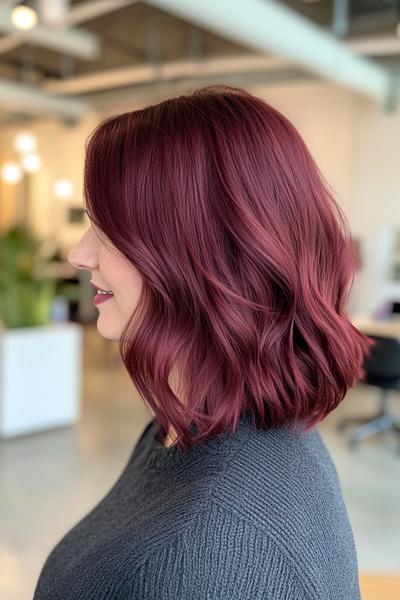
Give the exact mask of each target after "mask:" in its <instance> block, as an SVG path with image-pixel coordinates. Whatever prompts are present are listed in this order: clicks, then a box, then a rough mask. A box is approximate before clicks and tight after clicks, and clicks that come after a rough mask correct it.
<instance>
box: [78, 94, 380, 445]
mask: <svg viewBox="0 0 400 600" xmlns="http://www.w3.org/2000/svg"><path fill="white" fill-rule="evenodd" d="M85 149H86V153H85V168H84V197H85V201H86V206H87V208H88V212H89V214H90V217H91V219H92V220H93V221H94V222H95V223H96V224H97V225H98V227H100V229H101V230H102V231H103V232H105V234H106V235H107V237H108V238H109V239H110V240H111V241H112V243H113V244H114V246H115V247H116V248H117V249H118V250H119V251H120V252H122V253H123V254H124V256H125V257H126V258H127V259H128V260H129V261H131V263H132V264H133V265H134V266H135V267H136V268H137V269H138V270H139V272H140V273H141V275H142V277H143V287H142V295H141V298H140V301H139V303H138V306H137V308H136V310H135V311H134V314H133V315H132V317H131V319H130V320H129V322H128V323H127V324H126V326H125V328H124V331H123V334H122V336H121V339H120V342H119V347H120V353H121V357H122V360H123V362H124V365H125V367H126V369H127V370H128V372H129V375H130V377H131V379H132V381H133V383H134V384H135V386H136V388H137V389H138V391H139V393H140V395H141V397H142V398H143V399H144V401H145V402H146V403H147V405H148V406H149V407H151V409H152V411H153V412H154V414H155V416H156V419H157V421H158V422H159V424H160V428H159V431H162V432H163V433H165V432H166V431H167V430H168V428H169V427H170V426H172V427H173V429H174V431H175V432H176V433H177V434H178V438H177V445H178V446H179V447H180V448H181V449H182V450H186V449H188V448H190V447H191V446H192V445H194V444H197V443H200V442H202V441H203V440H205V439H207V438H211V437H215V436H217V435H219V434H220V433H221V432H222V431H224V430H227V429H229V430H231V431H232V432H233V431H234V430H235V428H236V425H237V422H238V419H239V417H240V414H241V413H243V412H246V413H248V414H250V415H252V418H253V424H254V425H256V426H257V425H258V426H260V427H263V428H273V427H279V426H282V425H286V424H289V423H290V424H292V426H296V424H298V423H303V424H304V425H305V427H306V430H309V429H311V428H312V427H313V426H314V425H316V424H317V423H318V422H319V421H321V420H322V419H323V418H324V417H325V416H326V415H328V414H329V413H330V412H331V411H332V410H334V409H335V408H336V407H337V406H338V404H339V403H340V402H341V401H342V400H343V398H344V396H345V395H346V392H347V391H348V389H349V388H351V387H353V386H354V385H355V384H356V383H357V381H358V380H359V379H360V378H361V377H362V376H364V375H365V373H364V369H363V358H364V356H365V355H366V354H367V353H368V352H369V351H370V349H371V347H372V345H373V341H372V340H371V338H369V337H367V336H366V335H364V334H363V333H362V332H361V331H359V330H358V329H357V328H355V327H354V326H353V325H352V323H351V322H350V320H349V318H348V315H347V313H346V303H347V300H348V294H349V292H350V289H351V285H352V283H353V280H354V276H355V272H356V256H355V254H354V250H353V246H352V244H351V235H350V227H349V224H348V222H347V220H346V217H345V215H344V213H343V211H342V210H341V208H340V207H339V205H338V203H337V202H336V200H335V198H334V194H333V192H332V190H331V189H330V187H329V185H328V184H327V182H326V181H325V180H324V177H323V176H322V174H321V172H320V171H319V169H318V167H317V165H316V163H315V162H314V160H313V158H312V156H311V154H310V152H309V151H308V149H307V147H306V145H305V143H304V141H303V139H302V137H301V136H300V134H299V133H298V132H297V130H296V129H295V128H294V126H293V125H292V124H291V123H290V122H289V121H288V119H287V118H286V117H284V116H283V115H282V114H281V113H280V112H279V111H278V110H276V109H275V108H273V107H272V106H270V105H269V104H267V103H266V102H265V101H264V100H262V99H261V98H258V97H256V96H254V95H252V94H250V93H249V92H247V91H245V90H243V89H240V88H234V87H231V86H223V85H221V86H215V85H213V86H207V87H204V88H200V89H196V90H194V91H193V92H192V93H190V94H187V95H182V96H179V97H175V98H171V99H168V100H165V101H163V102H160V103H159V104H156V105H152V106H148V107H146V108H144V109H142V110H135V111H132V112H127V113H124V114H121V115H117V116H112V117H109V118H107V119H105V120H103V121H102V122H101V123H100V124H99V125H98V126H97V127H96V128H95V129H94V131H93V132H92V134H91V135H90V136H89V138H88V140H87V143H86V148H85ZM172 373H174V375H176V376H177V380H176V381H178V380H179V382H180V383H181V386H180V389H179V394H177V395H175V394H174V393H173V391H172V389H171V387H170V377H171V374H172Z"/></svg>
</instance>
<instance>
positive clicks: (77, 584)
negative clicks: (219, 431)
mask: <svg viewBox="0 0 400 600" xmlns="http://www.w3.org/2000/svg"><path fill="white" fill-rule="evenodd" d="M158 426H159V424H158V422H157V420H156V419H153V420H152V421H151V422H150V423H149V424H148V425H147V427H146V428H145V430H144V431H143V433H142V435H141V437H140V439H139V441H138V442H137V444H136V446H135V448H134V450H133V452H132V454H131V456H130V458H129V461H128V463H127V465H126V467H125V469H124V470H123V472H122V473H121V475H120V477H119V479H118V480H117V481H116V483H115V484H114V485H113V487H112V488H111V490H110V491H109V492H108V494H107V495H106V496H105V497H104V498H103V499H102V500H101V501H100V502H99V504H97V506H96V507H95V508H94V509H93V510H92V511H91V512H89V513H88V514H87V515H86V516H85V517H84V518H83V519H81V520H80V521H79V522H78V523H77V524H76V525H75V526H74V527H73V528H72V529H71V530H70V531H69V532H68V533H67V534H66V535H65V536H64V537H63V538H62V539H61V540H60V541H59V543H58V544H57V545H56V546H55V548H54V549H53V550H52V551H51V553H50V555H49V556H48V558H47V560H46V562H45V564H44V566H43V568H42V571H41V573H40V577H39V580H38V582H37V585H36V590H35V594H34V600H89V599H90V600H113V599H118V600H128V599H129V600H360V590H359V584H358V568H357V556H356V551H355V546H354V539H353V534H352V530H351V526H350V523H349V519H348V514H347V511H346V508H345V505H344V502H343V497H342V492H341V486H340V482H339V479H338V476H337V471H336V469H335V466H334V464H333V462H332V459H331V457H330V455H329V452H328V450H327V448H326V446H325V444H324V443H323V441H322V439H321V437H320V434H319V432H318V430H317V429H316V428H314V429H313V430H312V431H311V432H309V433H307V434H306V433H305V432H304V430H300V429H298V430H297V431H296V432H294V433H292V432H291V431H290V428H289V427H282V428H279V429H274V430H268V431H266V430H257V429H255V428H253V426H252V423H251V420H250V418H249V417H245V416H242V418H241V420H240V423H239V426H238V429H237V430H236V431H235V432H234V433H233V434H231V433H227V432H225V433H224V434H223V435H221V436H219V437H217V438H214V439H213V440H208V441H207V442H206V443H205V444H203V445H202V446H199V447H196V448H193V449H191V450H190V452H189V453H188V454H186V455H185V454H183V453H182V452H181V451H179V450H178V448H177V447H176V446H170V447H168V448H165V447H164V446H163V445H162V444H161V443H160V441H159V439H158V436H157V431H158Z"/></svg>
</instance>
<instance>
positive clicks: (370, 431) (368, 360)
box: [338, 334, 400, 447]
mask: <svg viewBox="0 0 400 600" xmlns="http://www.w3.org/2000/svg"><path fill="white" fill-rule="evenodd" d="M366 335H368V337H369V338H371V339H373V340H376V345H375V346H374V347H373V348H372V349H371V351H370V353H369V355H368V356H365V357H364V362H363V368H364V370H365V376H364V377H363V378H362V379H360V380H359V382H360V383H363V384H366V385H373V386H375V387H378V388H380V390H381V393H380V395H379V412H378V414H377V415H376V416H375V417H373V418H365V417H347V418H344V419H343V420H342V421H341V422H340V423H339V425H338V429H339V431H343V430H344V429H345V428H346V427H347V426H348V425H352V424H358V425H359V427H356V429H355V430H354V431H353V432H352V434H351V436H350V438H349V444H350V446H351V447H354V446H356V445H357V444H358V442H360V441H361V440H364V439H366V438H368V437H370V436H371V435H374V434H376V433H379V432H382V431H388V430H392V431H395V432H397V433H400V424H398V423H396V421H395V419H394V416H393V415H392V414H391V413H390V412H389V410H388V404H387V400H388V394H389V392H390V390H400V341H399V340H397V339H395V338H391V337H384V336H378V335H369V334H366Z"/></svg>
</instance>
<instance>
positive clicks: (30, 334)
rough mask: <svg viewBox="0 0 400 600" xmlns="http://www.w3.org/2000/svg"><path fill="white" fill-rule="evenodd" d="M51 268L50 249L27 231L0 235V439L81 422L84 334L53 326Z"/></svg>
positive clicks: (74, 325) (54, 290)
mask: <svg viewBox="0 0 400 600" xmlns="http://www.w3.org/2000/svg"><path fill="white" fill-rule="evenodd" d="M51 267H52V263H51V255H50V254H49V245H48V243H46V242H42V241H41V240H39V239H38V238H37V237H36V236H34V235H33V234H32V233H30V232H29V231H28V230H27V229H25V228H24V227H23V226H21V225H16V226H14V227H12V228H11V229H9V230H7V231H5V232H4V233H1V234H0V324H1V328H0V437H11V436H14V435H18V434H24V433H31V432H33V431H38V430H42V429H48V428H51V427H59V426H63V425H66V424H71V423H74V422H75V421H76V420H77V418H78V417H79V397H80V377H81V345H82V344H81V338H82V328H81V326H80V325H79V324H78V323H72V322H64V323H57V322H53V321H52V307H53V302H54V300H55V298H56V296H57V294H58V293H59V285H58V282H57V279H56V278H55V277H54V276H52V275H51V270H52V269H51Z"/></svg>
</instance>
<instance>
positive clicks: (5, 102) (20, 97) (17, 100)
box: [0, 79, 91, 121]
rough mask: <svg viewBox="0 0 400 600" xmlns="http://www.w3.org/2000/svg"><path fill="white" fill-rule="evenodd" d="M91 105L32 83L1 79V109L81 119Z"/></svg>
mask: <svg viewBox="0 0 400 600" xmlns="http://www.w3.org/2000/svg"><path fill="white" fill-rule="evenodd" d="M90 108H91V105H90V104H89V103H88V102H87V101H86V100H84V99H80V98H57V97H56V96H52V95H51V94H48V93H46V92H44V91H42V90H39V89H37V88H36V87H33V86H31V85H28V84H25V83H20V82H17V81H7V80H5V79H0V110H7V112H20V113H27V114H29V115H37V116H41V115H43V114H45V115H49V114H51V115H54V116H57V117H62V118H65V119H71V120H73V121H75V120H79V119H81V118H82V117H83V116H84V115H85V114H86V112H88V111H89V110H90Z"/></svg>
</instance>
